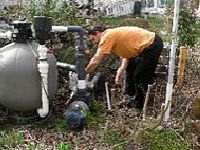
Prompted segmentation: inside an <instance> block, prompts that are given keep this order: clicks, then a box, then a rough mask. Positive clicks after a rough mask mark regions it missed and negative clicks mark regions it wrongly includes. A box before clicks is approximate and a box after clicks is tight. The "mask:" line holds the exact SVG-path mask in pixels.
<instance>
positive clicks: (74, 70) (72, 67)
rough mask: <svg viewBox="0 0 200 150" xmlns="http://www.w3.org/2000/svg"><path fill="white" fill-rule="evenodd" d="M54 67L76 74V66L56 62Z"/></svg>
mask: <svg viewBox="0 0 200 150" xmlns="http://www.w3.org/2000/svg"><path fill="white" fill-rule="evenodd" d="M56 66H57V67H58V68H62V69H66V70H69V71H72V72H76V66H75V65H71V64H66V63H62V62H57V63H56Z"/></svg>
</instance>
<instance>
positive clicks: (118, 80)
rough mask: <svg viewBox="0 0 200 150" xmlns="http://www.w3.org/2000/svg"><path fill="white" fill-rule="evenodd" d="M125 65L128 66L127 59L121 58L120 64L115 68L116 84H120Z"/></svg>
mask: <svg viewBox="0 0 200 150" xmlns="http://www.w3.org/2000/svg"><path fill="white" fill-rule="evenodd" d="M127 66H128V59H126V58H122V62H121V65H120V67H119V69H118V70H117V75H116V77H115V83H116V84H119V85H122V80H123V75H124V73H125V70H126V68H127Z"/></svg>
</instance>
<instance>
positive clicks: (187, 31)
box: [178, 7, 200, 47]
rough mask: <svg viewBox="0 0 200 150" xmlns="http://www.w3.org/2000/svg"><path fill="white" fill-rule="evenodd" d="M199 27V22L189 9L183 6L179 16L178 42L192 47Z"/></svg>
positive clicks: (199, 31) (195, 41)
mask: <svg viewBox="0 0 200 150" xmlns="http://www.w3.org/2000/svg"><path fill="white" fill-rule="evenodd" d="M199 28H200V24H199V22H198V20H197V18H196V16H195V15H194V13H193V12H192V11H191V9H189V8H187V7H183V8H182V9H181V10H180V18H179V28H178V34H179V44H180V45H182V46H191V47H194V46H195V44H196V43H197V38H198V36H199V33H200V30H199Z"/></svg>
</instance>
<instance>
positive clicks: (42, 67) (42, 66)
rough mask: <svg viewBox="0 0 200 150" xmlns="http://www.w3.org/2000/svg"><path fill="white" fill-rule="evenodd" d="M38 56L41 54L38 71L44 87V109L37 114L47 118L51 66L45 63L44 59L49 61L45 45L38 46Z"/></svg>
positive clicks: (40, 109) (38, 110)
mask: <svg viewBox="0 0 200 150" xmlns="http://www.w3.org/2000/svg"><path fill="white" fill-rule="evenodd" d="M38 54H39V63H38V70H39V72H40V74H41V85H42V107H41V108H39V109H37V112H38V114H39V115H40V117H41V118H45V117H46V116H47V115H48V113H49V99H48V71H49V64H48V63H47V61H46V60H45V61H43V60H44V59H47V48H46V47H45V45H39V46H38ZM42 59H43V60H42ZM41 60H42V61H41Z"/></svg>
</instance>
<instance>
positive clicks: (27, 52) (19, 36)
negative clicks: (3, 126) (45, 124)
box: [0, 21, 57, 118]
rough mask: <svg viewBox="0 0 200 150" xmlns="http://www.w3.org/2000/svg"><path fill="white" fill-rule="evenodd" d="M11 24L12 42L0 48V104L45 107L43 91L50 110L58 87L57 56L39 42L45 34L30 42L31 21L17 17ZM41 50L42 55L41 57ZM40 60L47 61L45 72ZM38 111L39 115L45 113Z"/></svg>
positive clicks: (24, 109)
mask: <svg viewBox="0 0 200 150" xmlns="http://www.w3.org/2000/svg"><path fill="white" fill-rule="evenodd" d="M12 26H13V27H14V32H13V33H12V39H13V43H11V44H8V45H6V46H4V47H2V48H1V49H0V105H2V106H4V107H6V108H7V109H8V110H14V111H18V112H30V111H34V110H39V109H41V108H43V107H44V104H43V103H44V95H45V96H46V102H45V103H46V104H45V105H46V106H45V107H47V108H48V109H47V110H48V112H49V104H50V102H51V100H52V98H53V97H54V95H55V93H56V90H57V67H56V58H55V57H54V55H53V54H49V53H47V48H45V47H42V45H41V44H44V41H45V40H46V37H44V38H42V40H41V41H42V42H41V43H39V44H38V43H36V42H33V40H32V30H31V24H30V23H27V22H26V21H16V22H13V23H12ZM5 34H6V33H5ZM39 40H40V39H39ZM43 50H44V52H46V55H45V57H42V56H43V54H42V53H44V52H43ZM41 51H42V52H41ZM41 62H45V63H46V64H47V65H48V67H46V70H45V71H46V75H44V73H42V72H41V71H40V70H41V68H42V67H43V66H44V65H43V66H42V63H41ZM45 77H46V78H47V79H46V81H45V80H44V79H43V78H45ZM45 82H46V83H45ZM45 84H47V85H48V86H44V85H45ZM48 112H47V114H48ZM38 114H39V116H40V117H42V118H45V117H46V116H47V114H45V115H43V116H42V115H41V113H39V112H38Z"/></svg>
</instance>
